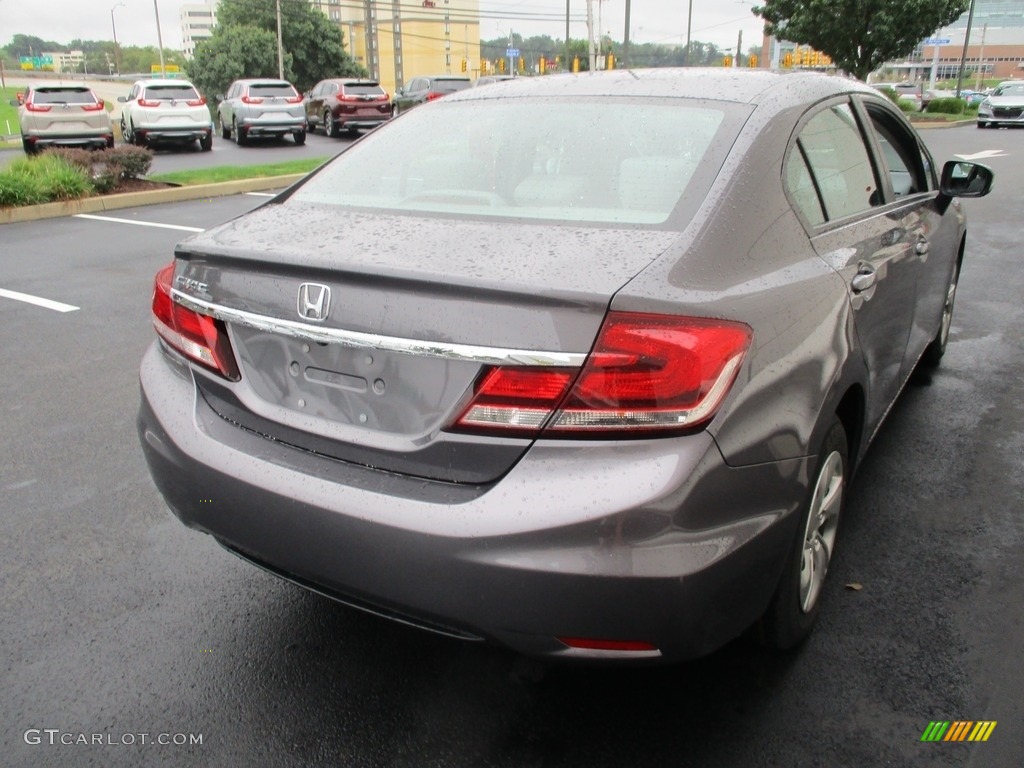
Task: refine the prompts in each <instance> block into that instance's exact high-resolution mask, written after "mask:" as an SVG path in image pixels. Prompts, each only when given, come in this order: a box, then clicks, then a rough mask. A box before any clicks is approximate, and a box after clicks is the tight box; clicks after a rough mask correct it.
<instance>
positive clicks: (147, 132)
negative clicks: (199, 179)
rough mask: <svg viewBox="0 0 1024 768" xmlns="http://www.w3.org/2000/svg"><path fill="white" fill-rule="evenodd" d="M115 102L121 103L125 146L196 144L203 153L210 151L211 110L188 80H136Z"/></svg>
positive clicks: (211, 134)
mask: <svg viewBox="0 0 1024 768" xmlns="http://www.w3.org/2000/svg"><path fill="white" fill-rule="evenodd" d="M117 100H118V101H120V102H123V103H124V107H122V108H121V136H122V137H123V138H124V140H125V142H127V143H128V144H138V145H139V146H149V145H152V144H161V143H176V144H191V143H192V142H194V141H198V142H199V146H200V148H201V149H202V150H203V151H204V152H208V151H209V150H210V149H212V148H213V119H212V117H211V116H210V108H209V107H207V106H206V99H204V98H203V97H202V96H200V95H199V91H197V90H196V87H195V86H194V85H192V83H190V82H189V81H188V80H172V79H157V80H139V81H137V82H136V83H135V84H134V85H132V88H131V90H130V91H129V92H128V95H127V96H118V97H117Z"/></svg>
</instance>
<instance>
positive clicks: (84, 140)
mask: <svg viewBox="0 0 1024 768" xmlns="http://www.w3.org/2000/svg"><path fill="white" fill-rule="evenodd" d="M22 138H23V139H24V140H25V141H27V142H28V143H29V144H32V145H34V146H36V147H97V148H100V147H105V146H107V145H108V144H109V143H110V142H111V141H113V139H114V132H113V130H112V129H105V130H98V131H95V132H89V133H73V134H58V133H33V132H31V131H29V132H28V133H25V134H22Z"/></svg>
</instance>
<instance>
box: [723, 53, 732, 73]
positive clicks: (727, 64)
mask: <svg viewBox="0 0 1024 768" xmlns="http://www.w3.org/2000/svg"><path fill="white" fill-rule="evenodd" d="M722 66H723V67H725V68H726V69H728V68H729V67H731V66H732V56H730V55H729V54H725V56H723V57H722Z"/></svg>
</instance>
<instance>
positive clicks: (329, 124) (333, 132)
mask: <svg viewBox="0 0 1024 768" xmlns="http://www.w3.org/2000/svg"><path fill="white" fill-rule="evenodd" d="M324 134H325V135H326V136H328V137H329V138H332V139H336V138H337V137H338V126H337V125H336V124H335V122H334V115H332V114H331V112H330V110H328V111H326V112H324Z"/></svg>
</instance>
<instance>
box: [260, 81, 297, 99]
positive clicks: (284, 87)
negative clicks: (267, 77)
mask: <svg viewBox="0 0 1024 768" xmlns="http://www.w3.org/2000/svg"><path fill="white" fill-rule="evenodd" d="M249 93H250V94H251V95H253V96H260V97H263V98H272V97H274V96H287V97H288V98H292V97H294V96H297V95H298V94H297V93H296V91H295V89H294V88H292V86H291V85H289V84H288V83H255V84H254V85H250V86H249Z"/></svg>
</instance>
